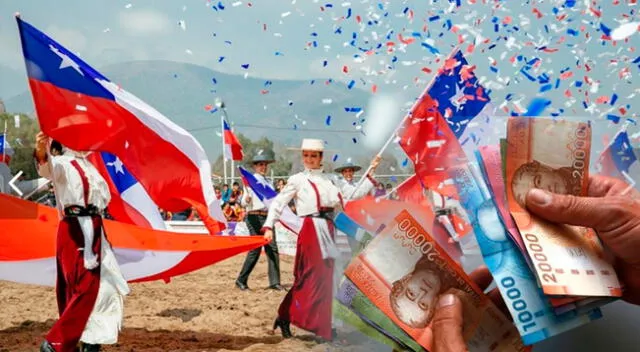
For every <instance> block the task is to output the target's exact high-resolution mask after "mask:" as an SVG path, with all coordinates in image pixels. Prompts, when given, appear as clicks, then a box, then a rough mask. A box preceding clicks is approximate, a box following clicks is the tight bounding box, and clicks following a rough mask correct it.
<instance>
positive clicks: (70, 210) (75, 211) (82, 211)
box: [64, 204, 100, 217]
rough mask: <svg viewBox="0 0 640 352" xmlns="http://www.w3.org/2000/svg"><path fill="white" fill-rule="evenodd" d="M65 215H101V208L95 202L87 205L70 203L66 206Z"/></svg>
mask: <svg viewBox="0 0 640 352" xmlns="http://www.w3.org/2000/svg"><path fill="white" fill-rule="evenodd" d="M64 216H71V217H75V216H100V209H98V208H97V207H96V206H95V205H93V204H89V205H88V206H86V207H81V206H79V205H69V206H67V207H65V208H64Z"/></svg>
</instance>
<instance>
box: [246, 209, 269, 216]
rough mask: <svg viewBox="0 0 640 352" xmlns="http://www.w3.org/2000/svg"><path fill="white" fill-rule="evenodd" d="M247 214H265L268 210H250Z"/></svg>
mask: <svg viewBox="0 0 640 352" xmlns="http://www.w3.org/2000/svg"><path fill="white" fill-rule="evenodd" d="M247 215H258V216H267V215H269V212H268V211H266V210H251V211H248V212H247Z"/></svg>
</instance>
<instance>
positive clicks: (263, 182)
mask: <svg viewBox="0 0 640 352" xmlns="http://www.w3.org/2000/svg"><path fill="white" fill-rule="evenodd" d="M256 181H258V184H261V185H263V186H264V187H267V188H271V185H270V184H269V182H267V180H266V179H265V178H264V177H263V176H262V175H259V176H257V177H256Z"/></svg>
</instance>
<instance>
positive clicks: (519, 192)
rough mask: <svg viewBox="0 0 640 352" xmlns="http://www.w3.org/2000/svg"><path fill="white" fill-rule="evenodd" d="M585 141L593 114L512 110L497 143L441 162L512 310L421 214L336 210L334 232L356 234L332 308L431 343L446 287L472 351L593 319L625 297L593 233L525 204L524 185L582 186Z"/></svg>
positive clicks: (362, 325)
mask: <svg viewBox="0 0 640 352" xmlns="http://www.w3.org/2000/svg"><path fill="white" fill-rule="evenodd" d="M590 148H591V126H590V125H589V123H584V122H570V121H561V120H551V119H543V118H525V117H512V118H510V119H509V121H508V123H507V138H506V139H504V140H502V141H501V143H500V145H490V146H483V147H480V148H478V149H477V150H476V151H475V155H474V156H473V158H470V159H467V160H466V161H465V162H462V163H460V164H457V165H446V166H445V168H446V169H447V172H448V174H449V175H450V176H451V178H452V179H453V180H454V182H455V185H456V188H457V190H458V196H459V199H458V201H459V203H460V205H461V207H462V208H463V209H464V212H465V213H466V214H465V215H466V220H467V221H468V223H469V224H471V225H472V228H473V231H472V233H471V234H470V236H473V237H474V245H477V247H478V248H479V249H480V252H481V256H482V259H483V261H484V263H485V265H486V266H487V267H488V269H489V271H490V272H491V274H492V275H493V278H494V282H495V285H496V286H497V288H498V289H499V291H500V294H501V296H502V299H503V300H504V302H505V304H506V306H507V308H508V310H509V313H510V314H509V315H510V316H509V315H507V314H504V313H503V312H501V311H500V310H499V309H497V308H496V306H495V305H494V304H493V302H492V301H491V300H489V299H488V298H487V296H486V295H485V294H484V293H483V292H482V291H481V290H480V289H479V288H478V287H477V286H476V285H475V283H473V281H472V280H471V279H470V278H469V276H468V275H467V274H466V273H465V271H464V270H463V269H462V267H461V266H460V261H459V260H457V258H454V257H452V256H451V253H450V251H449V250H447V249H446V243H447V241H446V240H443V239H441V238H438V236H437V235H436V234H435V232H434V231H433V229H432V228H431V229H430V228H428V226H423V225H424V223H425V222H424V221H420V219H421V218H422V217H424V216H425V215H424V214H416V213H415V212H413V213H412V212H409V211H407V210H403V211H400V212H399V213H397V214H393V217H390V219H389V220H388V221H387V224H386V226H384V228H383V229H382V230H381V231H380V232H379V233H377V234H372V233H368V232H366V231H364V230H363V229H361V228H358V227H357V226H356V225H354V223H353V222H352V221H351V220H350V219H349V218H347V217H346V216H345V215H344V214H340V215H339V216H338V218H336V226H337V227H338V229H340V230H342V231H343V232H345V233H347V235H349V236H352V237H354V238H357V239H358V240H359V241H360V243H361V247H360V251H359V253H355V254H354V257H353V259H352V261H351V263H350V264H349V265H348V267H347V268H346V270H345V275H344V277H343V279H342V282H341V283H340V285H339V287H338V290H337V295H336V300H335V301H334V310H335V314H336V316H337V317H338V318H340V319H342V320H343V321H345V322H347V323H349V324H351V325H352V326H354V327H356V328H358V329H359V330H360V331H361V332H363V333H365V334H367V335H368V336H370V337H372V338H374V339H376V340H378V341H380V342H382V343H385V344H388V345H390V346H392V347H393V348H394V349H397V350H413V351H421V350H429V349H430V348H431V345H430V344H431V340H432V331H431V328H430V321H431V319H432V316H433V309H434V305H435V303H436V302H437V298H438V297H439V296H440V295H442V294H447V293H453V294H455V295H457V296H458V297H460V298H461V300H462V301H463V302H464V317H465V325H464V328H463V335H464V337H465V339H466V341H467V343H468V346H469V348H470V350H471V351H524V350H528V349H530V346H531V345H533V344H535V343H537V342H540V341H542V340H545V339H547V338H550V337H552V336H555V335H558V334H560V333H562V332H565V331H568V330H571V329H574V328H576V327H579V326H581V325H584V324H587V323H589V322H591V321H593V320H595V319H598V318H600V317H601V316H602V313H601V312H600V309H599V307H601V306H602V305H604V304H607V303H610V302H612V301H613V300H615V299H616V297H620V296H621V295H622V287H621V285H620V282H619V280H618V278H617V275H616V273H615V271H614V269H613V267H612V265H611V263H610V262H609V261H607V260H606V255H605V252H604V250H603V247H602V244H601V243H600V241H599V239H598V237H597V235H596V234H595V232H594V231H593V230H592V229H588V228H582V227H577V226H569V225H564V224H552V223H548V222H546V221H543V220H541V219H539V218H537V217H535V216H533V215H532V214H530V213H529V212H528V211H527V210H526V207H525V205H524V198H525V195H526V194H527V192H528V191H529V190H530V189H531V188H540V189H545V190H548V191H551V192H555V193H562V194H573V195H585V194H586V192H587V187H588V174H589V158H590ZM427 223H428V221H427ZM354 232H358V234H357V235H356V234H354ZM448 242H450V239H449V241H448Z"/></svg>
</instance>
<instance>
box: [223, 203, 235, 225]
mask: <svg viewBox="0 0 640 352" xmlns="http://www.w3.org/2000/svg"><path fill="white" fill-rule="evenodd" d="M222 213H223V214H224V217H225V218H226V219H227V221H235V220H233V219H234V218H235V213H234V211H233V208H232V207H231V205H229V203H224V205H223V206H222Z"/></svg>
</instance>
